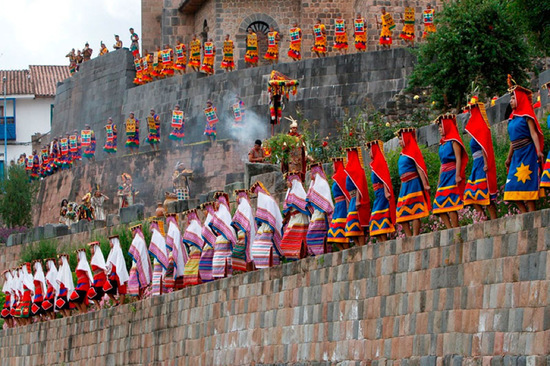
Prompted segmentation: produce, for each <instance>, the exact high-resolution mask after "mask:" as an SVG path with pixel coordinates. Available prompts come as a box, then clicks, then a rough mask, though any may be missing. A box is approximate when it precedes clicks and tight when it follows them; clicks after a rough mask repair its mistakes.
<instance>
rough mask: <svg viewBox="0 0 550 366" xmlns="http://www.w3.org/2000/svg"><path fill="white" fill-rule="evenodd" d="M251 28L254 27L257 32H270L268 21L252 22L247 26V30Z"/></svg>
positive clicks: (253, 29)
mask: <svg viewBox="0 0 550 366" xmlns="http://www.w3.org/2000/svg"><path fill="white" fill-rule="evenodd" d="M249 29H252V31H253V32H254V33H256V34H260V33H261V34H267V33H268V32H269V25H268V24H267V23H266V22H262V21H260V20H259V21H256V22H252V23H250V25H249V26H248V27H247V28H246V31H247V32H248V30H249Z"/></svg>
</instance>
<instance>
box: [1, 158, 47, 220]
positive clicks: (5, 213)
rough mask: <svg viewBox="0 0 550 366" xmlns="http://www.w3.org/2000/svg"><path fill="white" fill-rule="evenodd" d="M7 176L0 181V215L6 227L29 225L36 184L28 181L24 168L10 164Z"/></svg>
mask: <svg viewBox="0 0 550 366" xmlns="http://www.w3.org/2000/svg"><path fill="white" fill-rule="evenodd" d="M8 174H9V177H8V179H5V180H3V181H2V182H1V185H0V188H1V191H2V192H3V194H2V195H1V196H0V216H1V217H2V221H3V222H4V224H6V225H7V226H8V227H10V228H13V227H21V226H25V227H30V226H31V225H32V204H33V201H34V197H35V195H36V192H37V189H38V184H37V182H30V181H29V176H28V175H27V172H26V171H25V169H24V168H22V167H20V166H17V165H15V166H12V167H10V168H9V172H8Z"/></svg>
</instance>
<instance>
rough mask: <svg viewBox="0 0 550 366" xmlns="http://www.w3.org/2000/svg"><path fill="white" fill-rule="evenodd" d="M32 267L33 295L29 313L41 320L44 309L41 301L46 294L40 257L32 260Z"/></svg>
mask: <svg viewBox="0 0 550 366" xmlns="http://www.w3.org/2000/svg"><path fill="white" fill-rule="evenodd" d="M32 267H33V268H34V278H33V283H34V297H33V300H32V305H31V315H32V316H37V317H39V318H40V320H41V321H43V320H44V317H43V314H44V309H43V308H42V303H43V302H44V295H45V294H46V277H45V276H44V269H43V268H42V261H41V260H40V259H36V260H34V261H33V262H32Z"/></svg>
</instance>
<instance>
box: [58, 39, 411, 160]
mask: <svg viewBox="0 0 550 366" xmlns="http://www.w3.org/2000/svg"><path fill="white" fill-rule="evenodd" d="M414 61H415V58H414V56H413V55H412V54H411V53H409V52H408V51H407V50H406V49H395V50H390V51H378V52H369V53H363V54H350V55H346V56H337V57H336V56H335V57H328V58H325V59H308V60H305V61H301V62H295V63H285V64H279V65H277V66H276V69H277V70H279V71H281V72H282V73H284V74H286V75H288V76H290V77H293V78H297V79H299V81H300V86H299V89H298V94H297V95H296V96H291V101H290V102H289V103H287V105H286V109H285V111H284V113H283V115H284V116H288V115H296V111H300V113H301V115H302V116H303V118H307V119H309V120H310V121H315V120H317V121H319V124H318V127H317V128H318V131H317V132H319V134H321V135H326V134H328V132H329V131H331V130H333V129H334V128H335V127H336V124H335V122H337V121H341V120H342V119H344V118H346V117H347V116H354V115H356V114H357V113H358V112H359V111H360V110H361V108H364V107H365V106H367V105H369V104H372V105H374V106H375V107H382V106H384V105H385V103H386V102H387V101H388V100H390V99H391V97H392V96H394V95H395V94H396V93H398V92H399V91H400V90H401V89H402V88H403V87H405V85H406V77H407V76H408V75H409V73H410V72H411V70H412V67H413V64H414ZM272 69H273V68H272V67H271V66H263V67H258V68H254V69H246V70H239V71H236V72H232V73H225V74H217V75H214V76H210V77H206V76H205V75H204V74H200V73H190V74H186V75H178V76H174V77H172V78H169V79H165V80H159V81H155V82H152V83H148V84H146V85H141V86H137V87H134V86H133V84H132V80H133V77H134V71H133V66H132V56H131V54H130V53H129V52H128V51H127V50H119V51H116V52H110V53H109V54H107V55H106V56H103V57H99V58H95V59H93V60H91V61H89V62H87V63H85V64H83V66H82V70H81V71H80V72H79V73H77V74H76V75H74V76H73V77H71V78H69V79H67V80H65V81H64V82H63V83H61V84H60V85H59V87H58V94H57V96H56V100H55V110H54V116H53V124H52V136H59V135H61V134H65V133H67V132H70V131H73V130H74V129H78V130H81V129H83V128H84V124H85V123H89V124H90V125H91V127H92V129H93V130H94V131H95V134H96V138H97V150H96V159H97V160H102V159H105V158H107V157H108V156H107V154H106V153H105V152H104V151H103V149H102V147H103V145H104V143H105V139H106V134H105V130H104V126H105V124H106V121H107V119H108V118H109V117H113V119H114V122H115V124H117V125H118V130H119V139H118V147H119V151H118V153H117V154H116V155H115V156H122V155H124V154H127V153H128V150H127V149H126V148H125V147H124V142H125V133H124V128H123V122H124V121H125V119H126V118H127V117H128V113H129V112H131V111H134V112H136V118H138V119H139V120H141V134H140V139H141V140H142V141H143V140H144V139H145V137H146V128H145V118H146V116H147V115H148V114H149V110H150V108H155V110H156V112H157V113H158V114H159V115H160V117H161V135H162V136H161V137H162V143H161V149H177V148H178V146H177V144H175V143H173V142H172V141H171V140H168V139H167V136H168V133H169V131H170V130H171V128H170V120H169V119H170V116H171V110H172V109H173V107H174V105H175V104H176V103H179V104H180V105H181V106H182V109H184V110H185V113H186V116H187V117H186V128H185V133H186V138H185V143H194V142H200V141H203V140H204V136H203V131H204V125H205V118H204V114H203V109H204V107H205V104H206V101H207V100H209V99H211V100H212V101H213V102H214V105H215V106H216V107H217V109H218V115H219V117H220V122H221V123H219V124H218V137H219V138H222V139H227V138H232V139H238V140H240V141H244V143H245V144H247V145H251V144H252V142H253V141H254V140H255V139H257V138H265V137H267V136H269V133H270V131H269V106H268V102H269V98H268V94H267V80H268V78H269V74H270V73H271V71H272ZM235 95H239V96H240V97H241V98H242V99H243V101H244V103H245V106H246V109H247V111H249V112H253V113H248V115H247V123H248V125H247V128H245V129H243V130H240V131H237V130H234V129H232V128H231V125H232V112H231V111H230V106H231V105H232V104H233V103H234V98H235ZM287 129H288V123H287V121H286V120H284V123H283V124H282V125H280V126H278V127H277V129H276V132H281V131H286V130H287ZM143 145H145V144H144V143H143ZM143 145H142V147H141V151H143V150H145V151H149V147H148V146H144V147H143ZM109 157H111V156H109Z"/></svg>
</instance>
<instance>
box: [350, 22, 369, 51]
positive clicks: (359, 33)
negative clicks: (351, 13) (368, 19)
mask: <svg viewBox="0 0 550 366" xmlns="http://www.w3.org/2000/svg"><path fill="white" fill-rule="evenodd" d="M365 26H366V25H365V20H364V19H363V18H359V19H355V21H354V33H353V37H354V39H355V48H356V49H357V50H359V51H364V50H366V49H367V30H366V29H365Z"/></svg>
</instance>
